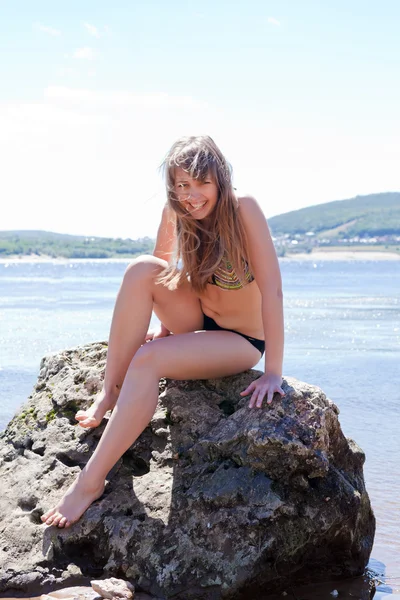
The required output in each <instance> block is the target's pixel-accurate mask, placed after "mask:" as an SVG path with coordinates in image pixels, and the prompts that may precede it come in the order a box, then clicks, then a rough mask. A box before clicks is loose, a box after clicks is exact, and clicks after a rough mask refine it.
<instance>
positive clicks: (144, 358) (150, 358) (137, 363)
mask: <svg viewBox="0 0 400 600" xmlns="http://www.w3.org/2000/svg"><path fill="white" fill-rule="evenodd" d="M157 364H158V361H157V341H156V340H155V341H153V342H147V343H146V344H143V346H141V347H140V348H139V350H138V351H137V352H136V354H135V356H134V357H133V359H132V361H131V364H130V365H129V369H128V371H133V370H135V369H137V368H138V369H140V370H141V371H142V370H143V369H152V370H154V371H157Z"/></svg>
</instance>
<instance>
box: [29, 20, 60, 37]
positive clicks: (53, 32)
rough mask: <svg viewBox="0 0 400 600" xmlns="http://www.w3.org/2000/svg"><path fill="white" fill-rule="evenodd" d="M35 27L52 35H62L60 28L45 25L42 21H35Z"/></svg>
mask: <svg viewBox="0 0 400 600" xmlns="http://www.w3.org/2000/svg"><path fill="white" fill-rule="evenodd" d="M33 26H34V28H35V29H37V30H39V31H43V32H44V33H48V34H49V35H52V36H58V35H61V31H59V30H58V29H54V27H46V26H45V25H42V24H41V23H35V24H34V25H33Z"/></svg>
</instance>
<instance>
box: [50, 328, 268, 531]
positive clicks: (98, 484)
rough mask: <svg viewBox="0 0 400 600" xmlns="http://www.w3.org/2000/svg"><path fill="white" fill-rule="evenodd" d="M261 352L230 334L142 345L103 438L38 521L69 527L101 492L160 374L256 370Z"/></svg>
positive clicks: (152, 398) (152, 404)
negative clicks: (61, 495)
mask: <svg viewBox="0 0 400 600" xmlns="http://www.w3.org/2000/svg"><path fill="white" fill-rule="evenodd" d="M259 358H260V354H259V352H258V351H257V350H256V349H255V348H254V347H253V346H252V345H251V344H250V343H249V342H248V341H247V340H245V339H244V338H242V337H241V336H239V335H237V334H235V333H231V332H228V331H204V332H198V333H187V334H182V335H175V336H171V337H167V338H163V339H159V340H155V341H153V342H151V343H150V344H145V345H144V346H142V348H141V349H140V350H138V352H137V353H136V355H135V357H134V359H133V360H132V363H131V366H130V368H129V370H128V373H127V375H126V377H125V381H124V383H123V386H122V389H121V394H120V397H119V399H118V402H117V405H116V408H115V410H114V411H113V414H112V416H111V418H110V420H109V422H108V424H107V427H106V429H105V431H104V433H103V436H102V438H101V440H100V442H99V444H98V446H97V448H96V450H95V452H94V454H93V456H92V457H91V458H90V460H89V462H88V463H87V465H86V466H85V468H84V469H83V471H82V472H81V473H80V475H79V477H78V478H77V480H76V481H75V482H74V483H73V484H72V486H71V487H70V489H69V490H68V491H67V493H66V494H65V496H64V497H63V499H62V500H61V502H60V503H59V504H57V506H56V507H54V508H53V509H51V510H49V511H48V512H47V513H45V514H44V515H43V517H42V521H43V522H45V523H46V524H47V525H56V526H59V527H69V526H70V525H71V524H72V523H74V522H75V521H77V520H78V519H79V518H80V517H81V515H82V514H83V513H84V512H85V510H86V509H87V508H88V506H90V504H91V503H92V502H93V501H94V500H96V499H97V498H98V497H99V496H100V495H101V493H102V491H103V489H104V480H105V478H106V475H107V473H108V472H109V471H110V469H111V468H112V467H113V466H114V464H115V463H116V462H117V460H118V459H119V458H120V457H121V456H122V454H123V453H124V452H125V451H126V450H127V449H128V448H129V447H130V446H131V445H132V444H133V442H134V441H135V440H136V439H137V438H138V436H139V435H140V434H141V432H142V431H143V429H144V428H145V427H146V425H147V424H148V423H149V421H150V419H151V417H152V415H153V413H154V411H155V408H156V406H157V400H158V382H159V378H160V377H162V376H165V377H168V378H172V379H206V378H209V377H212V378H213V377H222V376H226V375H233V374H234V373H240V372H241V371H244V370H246V369H249V368H251V367H252V366H254V365H255V364H256V363H257V361H258V360H259Z"/></svg>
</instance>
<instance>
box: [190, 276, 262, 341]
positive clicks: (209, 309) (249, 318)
mask: <svg viewBox="0 0 400 600" xmlns="http://www.w3.org/2000/svg"><path fill="white" fill-rule="evenodd" d="M200 304H201V308H202V310H203V312H204V314H205V315H207V316H208V317H211V319H214V321H215V322H216V323H217V324H218V325H219V326H220V327H223V328H224V329H233V330H234V331H240V333H244V334H246V335H249V336H251V337H254V338H257V339H260V340H262V339H264V329H263V322H262V312H261V293H260V290H259V288H258V285H257V283H256V282H255V281H252V282H251V283H248V284H247V285H245V286H244V287H243V288H241V289H239V290H224V289H221V288H219V287H218V286H216V285H211V284H208V285H207V288H206V290H205V292H204V293H202V294H201V295H200Z"/></svg>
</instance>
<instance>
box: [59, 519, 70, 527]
mask: <svg viewBox="0 0 400 600" xmlns="http://www.w3.org/2000/svg"><path fill="white" fill-rule="evenodd" d="M66 523H68V520H67V517H61V518H60V520H59V522H58V527H65V526H66Z"/></svg>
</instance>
